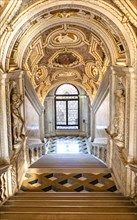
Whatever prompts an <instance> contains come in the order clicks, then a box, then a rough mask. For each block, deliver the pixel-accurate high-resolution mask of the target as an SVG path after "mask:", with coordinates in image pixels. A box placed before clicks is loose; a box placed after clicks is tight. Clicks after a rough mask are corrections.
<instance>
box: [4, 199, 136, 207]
mask: <svg viewBox="0 0 137 220" xmlns="http://www.w3.org/2000/svg"><path fill="white" fill-rule="evenodd" d="M26 204H27V206H28V207H29V206H34V207H35V206H41V205H42V206H45V205H46V207H54V206H56V205H57V206H74V205H75V206H79V205H81V206H92V207H94V206H134V203H132V202H131V201H122V202H121V201H114V200H112V201H111V200H110V201H104V202H103V203H102V201H95V200H93V201H90V200H85V201H83V200H78V201H77V200H73V201H71V200H70V201H67V200H62V201H61V200H56V201H51V200H46V201H45V200H40V201H37V200H33V201H32V200H29V201H28V200H24V201H22V200H18V201H14V200H9V201H7V202H6V203H5V205H10V206H18V205H21V206H24V205H26Z"/></svg>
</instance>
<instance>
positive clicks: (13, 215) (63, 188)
mask: <svg viewBox="0 0 137 220" xmlns="http://www.w3.org/2000/svg"><path fill="white" fill-rule="evenodd" d="M10 219H12V220H137V207H136V206H135V205H134V203H133V202H132V201H131V200H130V199H129V198H127V197H124V196H123V195H122V194H121V193H119V191H118V189H117V187H116V186H115V182H114V180H113V176H112V175H111V172H110V170H109V169H108V168H107V167H106V166H105V165H104V164H103V163H101V162H100V161H98V160H97V159H95V158H94V157H93V156H91V155H87V156H86V155H46V156H43V157H41V158H40V159H39V160H38V161H36V162H35V163H33V165H32V166H30V168H29V169H28V170H27V173H26V174H25V176H24V180H23V182H22V186H21V189H20V190H19V191H18V192H17V193H16V194H15V195H14V196H12V197H10V198H9V199H8V200H7V201H6V202H5V203H4V204H3V205H2V206H1V207H0V220H10Z"/></svg>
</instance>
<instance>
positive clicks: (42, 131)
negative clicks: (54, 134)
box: [39, 107, 45, 141]
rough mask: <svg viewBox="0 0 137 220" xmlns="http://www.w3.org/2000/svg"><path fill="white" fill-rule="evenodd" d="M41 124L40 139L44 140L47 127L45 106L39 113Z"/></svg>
mask: <svg viewBox="0 0 137 220" xmlns="http://www.w3.org/2000/svg"><path fill="white" fill-rule="evenodd" d="M39 126H40V139H41V141H44V137H45V129H44V107H43V109H42V110H41V114H40V115H39Z"/></svg>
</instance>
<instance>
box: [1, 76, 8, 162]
mask: <svg viewBox="0 0 137 220" xmlns="http://www.w3.org/2000/svg"><path fill="white" fill-rule="evenodd" d="M6 84H7V74H2V73H0V164H3V163H6V164H7V163H9V161H10V155H9V148H8V121H7V120H8V118H7V101H6V97H7V95H6Z"/></svg>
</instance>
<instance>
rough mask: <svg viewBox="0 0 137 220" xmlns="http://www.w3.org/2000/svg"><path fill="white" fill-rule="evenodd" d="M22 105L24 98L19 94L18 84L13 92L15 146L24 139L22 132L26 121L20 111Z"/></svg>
mask: <svg viewBox="0 0 137 220" xmlns="http://www.w3.org/2000/svg"><path fill="white" fill-rule="evenodd" d="M22 103H23V97H22V95H20V94H19V93H18V92H17V88H16V84H14V85H13V89H12V91H11V115H12V132H13V143H14V144H17V143H19V142H20V141H21V140H22V138H23V134H22V130H23V124H24V121H23V118H22V117H21V114H20V111H19V109H20V106H21V104H22Z"/></svg>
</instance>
